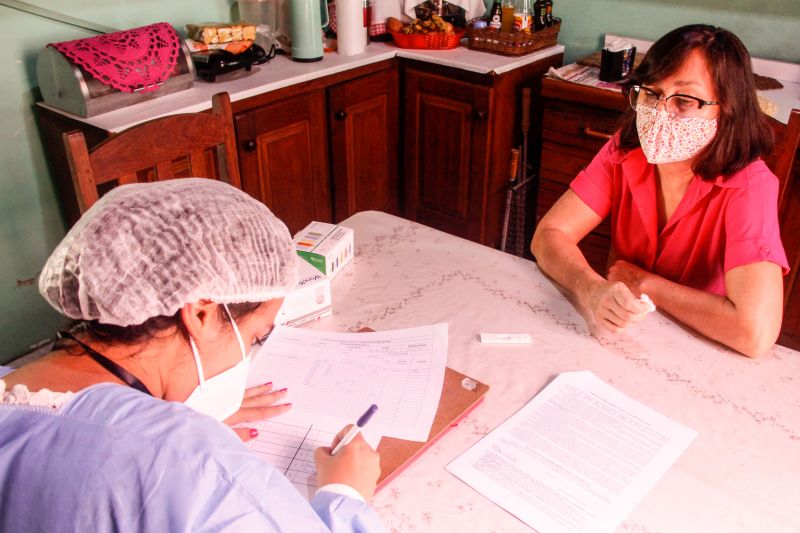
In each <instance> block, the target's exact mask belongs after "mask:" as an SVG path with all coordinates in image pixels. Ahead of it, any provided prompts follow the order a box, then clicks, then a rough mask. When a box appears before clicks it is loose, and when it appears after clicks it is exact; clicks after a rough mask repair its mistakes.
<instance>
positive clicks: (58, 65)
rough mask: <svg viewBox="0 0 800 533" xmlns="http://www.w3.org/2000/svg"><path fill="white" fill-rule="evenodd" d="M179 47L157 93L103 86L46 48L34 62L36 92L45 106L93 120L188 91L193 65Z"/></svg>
mask: <svg viewBox="0 0 800 533" xmlns="http://www.w3.org/2000/svg"><path fill="white" fill-rule="evenodd" d="M180 46H181V53H180V54H178V59H177V61H176V62H175V68H174V69H173V70H172V73H171V74H170V76H169V78H167V80H166V81H164V82H163V83H162V84H161V87H160V88H159V89H158V90H156V91H151V92H141V91H134V92H132V93H126V92H122V91H120V90H119V89H115V88H113V87H110V86H108V85H105V84H103V83H102V82H100V81H99V80H97V79H96V78H95V77H93V76H92V75H91V74H89V73H88V72H87V71H86V70H84V69H83V68H82V67H81V66H79V65H76V64H75V63H74V62H73V61H72V60H71V59H69V58H68V57H66V56H64V55H63V54H61V52H59V51H58V50H56V49H55V48H53V47H52V46H46V47H45V48H44V50H42V51H41V52H40V53H39V57H38V58H37V61H36V76H37V78H38V80H39V89H40V90H41V92H42V97H43V99H44V102H45V103H46V104H48V105H50V106H52V107H55V108H57V109H61V110H63V111H67V112H69V113H72V114H73V115H78V116H80V117H93V116H95V115H100V114H102V113H106V112H108V111H113V110H115V109H120V108H122V107H126V106H129V105H132V104H136V103H139V102H143V101H145V100H150V99H152V98H157V97H159V96H164V95H166V94H170V93H175V92H178V91H182V90H184V89H189V88H191V87H192V85H193V84H194V64H193V63H192V59H191V56H190V55H189V49H188V48H187V46H186V43H184V42H183V40H181V42H180Z"/></svg>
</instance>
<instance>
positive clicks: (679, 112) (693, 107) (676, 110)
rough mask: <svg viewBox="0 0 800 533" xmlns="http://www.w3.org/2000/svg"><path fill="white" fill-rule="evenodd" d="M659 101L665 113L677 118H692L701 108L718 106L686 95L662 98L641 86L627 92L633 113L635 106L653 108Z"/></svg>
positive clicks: (716, 103) (715, 103)
mask: <svg viewBox="0 0 800 533" xmlns="http://www.w3.org/2000/svg"><path fill="white" fill-rule="evenodd" d="M661 101H663V102H664V108H665V109H666V110H667V113H670V114H672V115H675V116H677V117H679V118H694V117H696V116H698V115H699V114H700V110H701V109H703V106H707V105H719V102H708V101H706V100H702V99H700V98H698V97H696V96H690V95H688V94H673V95H671V96H663V95H660V94H658V93H657V92H655V91H654V90H652V89H648V88H647V87H643V86H641V85H633V86H631V88H630V90H629V91H628V102H629V103H630V106H631V108H633V110H634V111H636V106H639V105H643V106H645V107H651V108H655V107H656V106H657V105H658V103H659V102H661Z"/></svg>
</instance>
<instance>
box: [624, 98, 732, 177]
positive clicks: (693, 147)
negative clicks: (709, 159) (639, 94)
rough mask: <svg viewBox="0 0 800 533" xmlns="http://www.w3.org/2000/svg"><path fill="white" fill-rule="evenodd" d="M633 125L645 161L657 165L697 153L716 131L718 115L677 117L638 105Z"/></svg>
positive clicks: (706, 144) (684, 159)
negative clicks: (716, 117) (710, 116)
mask: <svg viewBox="0 0 800 533" xmlns="http://www.w3.org/2000/svg"><path fill="white" fill-rule="evenodd" d="M636 129H637V131H638V132H639V144H640V145H641V146H642V151H643V152H644V156H645V157H646V158H647V162H648V163H650V164H652V165H658V164H660V163H674V162H676V161H686V160H687V159H691V158H693V157H694V156H696V155H697V154H698V153H700V150H702V149H703V148H705V147H706V146H708V143H710V142H711V141H712V140H713V139H714V135H716V134H717V119H715V118H713V119H707V118H678V117H676V116H673V115H672V114H670V113H668V112H666V111H659V110H658V109H654V108H652V107H647V106H644V105H638V106H636Z"/></svg>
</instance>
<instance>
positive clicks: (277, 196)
mask: <svg viewBox="0 0 800 533" xmlns="http://www.w3.org/2000/svg"><path fill="white" fill-rule="evenodd" d="M397 78H398V76H397V65H396V63H395V62H394V61H384V62H381V63H377V64H373V65H369V66H367V67H362V68H360V69H354V70H351V71H346V72H343V73H340V74H335V75H332V76H326V77H324V78H320V79H317V80H314V81H312V82H309V83H306V84H302V85H300V86H291V87H287V88H286V89H281V90H278V91H273V92H270V93H266V94H263V95H259V96H256V97H253V98H248V99H246V100H243V101H240V102H236V103H234V112H235V113H234V123H235V127H236V138H237V142H238V145H239V164H240V166H241V170H242V172H241V174H242V186H243V188H244V190H245V191H247V192H248V193H249V194H251V195H252V196H254V197H255V198H257V199H259V200H261V201H262V202H264V203H265V204H266V205H267V206H269V208H270V209H272V211H273V212H274V213H275V214H276V215H277V216H278V217H279V218H280V219H282V220H283V221H284V222H285V223H286V225H287V226H288V227H289V231H291V232H292V233H295V232H297V231H299V230H301V229H303V227H305V226H306V225H307V224H308V223H309V222H311V221H312V220H318V221H322V222H333V221H339V220H343V219H345V218H347V217H349V216H350V215H352V214H355V213H357V212H358V211H366V210H379V211H387V212H389V213H394V214H400V198H399V194H398V190H399V187H400V185H399V177H398V171H397V166H398V165H397V160H398V150H399V147H398V143H397V137H398V130H399V126H398V101H397V100H398V90H399V89H398V79H397Z"/></svg>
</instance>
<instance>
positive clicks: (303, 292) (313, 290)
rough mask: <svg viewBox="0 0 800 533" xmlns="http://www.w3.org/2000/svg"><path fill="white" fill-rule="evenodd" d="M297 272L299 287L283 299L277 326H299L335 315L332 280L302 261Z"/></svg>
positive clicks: (277, 317)
mask: <svg viewBox="0 0 800 533" xmlns="http://www.w3.org/2000/svg"><path fill="white" fill-rule="evenodd" d="M297 270H298V273H299V279H298V281H297V286H296V287H295V288H294V289H292V291H291V292H289V294H287V295H286V297H285V298H284V299H283V305H282V306H281V310H280V311H278V315H277V316H276V317H275V323H276V324H280V325H284V326H299V325H300V324H304V323H306V322H310V321H311V320H316V319H318V318H323V317H326V316H330V315H331V314H332V313H333V307H332V304H331V282H330V280H329V279H328V278H326V277H325V276H323V275H322V274H321V273H320V271H319V270H317V269H316V268H314V267H313V266H311V265H310V264H309V263H306V262H305V261H302V260H301V261H298V262H297Z"/></svg>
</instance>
